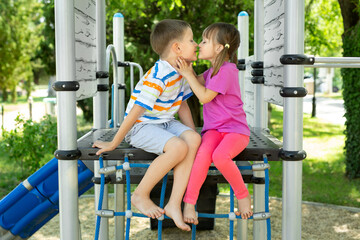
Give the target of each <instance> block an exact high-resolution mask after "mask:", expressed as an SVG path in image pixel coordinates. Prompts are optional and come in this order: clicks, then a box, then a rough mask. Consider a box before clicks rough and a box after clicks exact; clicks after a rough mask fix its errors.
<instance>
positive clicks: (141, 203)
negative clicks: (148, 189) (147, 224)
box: [131, 192, 165, 219]
mask: <svg viewBox="0 0 360 240" xmlns="http://www.w3.org/2000/svg"><path fill="white" fill-rule="evenodd" d="M131 203H132V204H133V205H134V206H135V207H136V208H137V209H138V210H139V211H140V212H141V213H142V214H144V215H146V216H148V217H150V218H152V219H155V218H158V217H161V215H163V214H164V213H165V211H164V209H162V208H160V207H158V206H157V205H156V204H155V203H154V202H153V201H151V199H150V198H149V197H146V196H142V195H140V194H137V193H135V192H134V193H133V194H132V196H131Z"/></svg>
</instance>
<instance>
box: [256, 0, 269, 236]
mask: <svg viewBox="0 0 360 240" xmlns="http://www.w3.org/2000/svg"><path fill="white" fill-rule="evenodd" d="M254 8H255V15H254V16H255V20H254V21H255V24H254V26H255V27H254V28H255V29H254V32H255V40H254V41H255V42H254V59H255V60H254V61H264V0H255V5H254ZM254 95H255V112H254V115H255V123H254V126H255V127H257V128H266V127H267V103H265V101H264V86H263V85H262V84H256V86H255V92H254ZM256 163H262V162H259V161H254V164H256ZM254 177H259V178H265V173H264V172H263V171H255V172H254ZM253 194H254V195H253V206H254V212H265V185H264V184H254V191H253ZM253 224H254V227H253V236H254V239H255V240H265V239H266V238H267V233H266V223H265V221H254V223H253Z"/></svg>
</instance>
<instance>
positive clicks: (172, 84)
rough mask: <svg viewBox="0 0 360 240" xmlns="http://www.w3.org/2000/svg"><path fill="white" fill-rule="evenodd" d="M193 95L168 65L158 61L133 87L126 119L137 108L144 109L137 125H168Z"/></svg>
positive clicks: (184, 81)
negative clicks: (165, 123)
mask: <svg viewBox="0 0 360 240" xmlns="http://www.w3.org/2000/svg"><path fill="white" fill-rule="evenodd" d="M192 94H193V93H192V91H191V89H190V86H189V84H188V82H187V81H186V80H185V79H184V78H183V77H182V76H181V75H179V73H178V72H177V71H176V70H175V69H174V68H173V67H172V66H171V65H170V64H169V63H168V62H166V61H163V60H158V61H157V62H156V63H155V65H154V66H153V67H152V68H151V69H150V70H149V71H148V72H147V73H146V74H145V75H144V76H143V77H142V78H141V80H140V81H139V82H138V83H137V84H136V86H135V89H134V91H133V93H132V94H131V97H130V101H129V103H128V105H127V108H126V113H125V117H126V116H127V115H128V114H129V112H130V110H131V109H132V107H133V106H134V104H137V105H139V106H141V107H143V108H145V109H146V111H145V113H144V114H143V115H142V116H141V117H140V118H139V119H138V121H137V122H151V123H163V122H167V121H169V120H171V119H174V115H175V114H176V113H177V112H178V110H179V108H180V105H181V103H182V101H185V100H187V99H188V98H189V97H191V96H192Z"/></svg>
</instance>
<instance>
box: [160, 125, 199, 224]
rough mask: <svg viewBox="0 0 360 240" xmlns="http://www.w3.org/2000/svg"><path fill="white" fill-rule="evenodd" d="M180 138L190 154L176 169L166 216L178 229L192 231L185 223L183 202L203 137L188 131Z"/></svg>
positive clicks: (166, 207)
mask: <svg viewBox="0 0 360 240" xmlns="http://www.w3.org/2000/svg"><path fill="white" fill-rule="evenodd" d="M180 138H181V139H182V140H183V141H184V142H185V143H186V144H187V147H188V152H187V155H186V156H185V158H184V160H183V161H181V162H180V163H178V164H177V165H176V166H175V168H174V182H173V188H172V191H171V195H170V199H169V202H168V203H167V205H166V206H165V214H166V215H167V216H168V217H170V218H172V219H173V220H174V222H175V224H176V226H177V227H179V228H180V229H183V230H187V231H190V230H191V229H190V227H189V226H188V225H187V224H185V222H184V218H183V214H182V211H181V202H182V198H183V196H184V192H185V189H186V186H187V184H188V179H189V176H190V171H191V167H192V165H193V162H194V159H195V155H196V152H197V150H198V148H199V145H200V142H201V137H200V135H199V134H198V133H196V132H194V131H192V130H187V131H185V132H183V133H182V134H181V135H180Z"/></svg>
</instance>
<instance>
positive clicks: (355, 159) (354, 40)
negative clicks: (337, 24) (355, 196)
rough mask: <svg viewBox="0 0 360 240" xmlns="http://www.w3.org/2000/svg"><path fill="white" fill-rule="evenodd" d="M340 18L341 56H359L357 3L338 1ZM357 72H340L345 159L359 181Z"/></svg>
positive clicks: (359, 72)
mask: <svg viewBox="0 0 360 240" xmlns="http://www.w3.org/2000/svg"><path fill="white" fill-rule="evenodd" d="M338 1H339V4H340V8H341V14H342V17H343V25H344V34H343V36H342V40H343V49H344V53H343V56H344V57H359V56H360V21H359V20H360V11H359V10H360V2H359V1H354V0H338ZM359 76H360V70H359V69H343V70H342V77H343V81H344V84H343V86H344V90H343V97H344V106H345V110H346V113H345V117H346V122H345V127H346V129H345V134H346V140H345V159H346V174H347V176H348V177H349V178H360V144H359V143H360V124H359V122H360V101H359V99H360V77H359Z"/></svg>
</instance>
